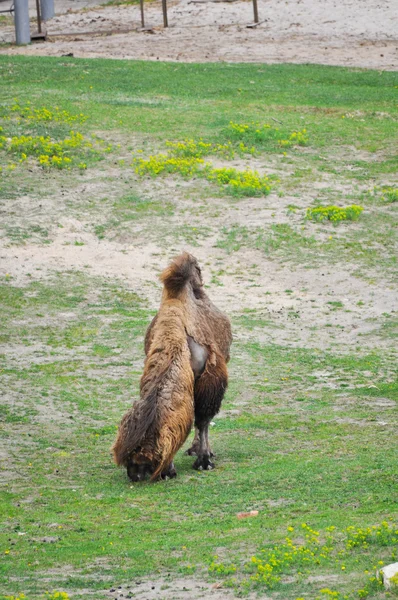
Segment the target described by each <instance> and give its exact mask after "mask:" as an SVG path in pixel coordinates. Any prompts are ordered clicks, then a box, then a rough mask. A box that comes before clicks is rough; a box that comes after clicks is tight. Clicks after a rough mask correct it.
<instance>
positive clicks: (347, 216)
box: [306, 204, 363, 223]
mask: <svg viewBox="0 0 398 600" xmlns="http://www.w3.org/2000/svg"><path fill="white" fill-rule="evenodd" d="M362 211H363V207H362V206H358V205H357V204H352V205H351V206H344V207H340V206H317V207H315V208H308V209H307V214H306V218H307V219H310V220H311V221H320V222H322V221H331V222H332V223H339V222H340V221H356V220H357V219H359V217H360V215H361V213H362Z"/></svg>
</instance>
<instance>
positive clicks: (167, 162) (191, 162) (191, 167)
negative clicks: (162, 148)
mask: <svg viewBox="0 0 398 600" xmlns="http://www.w3.org/2000/svg"><path fill="white" fill-rule="evenodd" d="M202 163H203V159H202V158H196V157H194V156H191V157H187V158H178V157H175V156H169V155H167V154H156V155H151V156H150V157H149V158H148V159H145V158H135V159H134V160H133V162H132V166H133V167H134V168H135V172H136V173H137V174H138V175H141V176H143V175H146V174H148V175H152V176H157V175H161V174H162V173H180V175H183V176H184V177H192V176H194V175H196V174H197V173H198V166H199V165H200V164H202Z"/></svg>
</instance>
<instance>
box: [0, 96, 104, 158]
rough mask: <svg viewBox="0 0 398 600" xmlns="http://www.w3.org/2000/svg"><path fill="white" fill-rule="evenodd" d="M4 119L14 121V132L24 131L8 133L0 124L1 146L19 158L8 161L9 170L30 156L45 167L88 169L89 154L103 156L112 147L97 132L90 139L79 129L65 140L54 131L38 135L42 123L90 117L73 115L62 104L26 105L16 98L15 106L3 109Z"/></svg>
mask: <svg viewBox="0 0 398 600" xmlns="http://www.w3.org/2000/svg"><path fill="white" fill-rule="evenodd" d="M1 118H2V119H3V122H4V123H7V122H11V124H12V126H13V128H14V131H15V128H16V129H17V131H18V130H19V131H20V132H21V134H20V135H16V134H14V135H7V134H6V132H5V131H4V129H3V128H2V127H0V149H2V150H4V151H5V152H6V153H7V154H9V155H14V157H17V159H18V160H16V161H15V162H13V163H10V164H8V165H7V170H13V169H15V168H16V166H17V164H18V163H24V162H25V161H26V160H28V159H29V158H30V157H34V158H36V160H37V164H39V165H40V166H41V167H43V168H54V167H55V168H57V169H70V168H72V167H77V168H79V169H86V168H87V163H86V160H87V158H88V157H89V156H95V155H97V156H99V155H100V154H102V153H104V152H110V151H111V150H112V146H111V145H109V144H108V143H107V142H105V141H104V140H101V139H100V138H98V137H97V136H95V135H93V136H92V140H90V139H87V138H85V137H84V136H83V135H82V134H81V133H79V132H77V131H70V133H69V135H68V136H66V137H64V138H63V139H54V138H53V137H52V136H51V133H49V134H47V135H35V134H34V126H35V124H36V123H40V122H46V123H50V122H56V123H64V124H65V123H66V124H71V123H84V122H85V121H86V120H87V118H88V117H87V116H86V115H84V114H83V113H79V114H72V113H70V112H68V111H66V110H61V109H60V108H59V107H58V106H55V107H54V108H51V109H49V108H46V107H40V108H34V107H33V106H32V105H31V103H30V102H28V103H26V104H23V103H20V102H19V101H18V100H14V104H13V105H11V106H8V107H2V108H1ZM49 128H50V125H48V126H47V125H46V129H47V130H49ZM36 129H37V128H36ZM82 159H83V160H82ZM0 170H2V168H1V167H0Z"/></svg>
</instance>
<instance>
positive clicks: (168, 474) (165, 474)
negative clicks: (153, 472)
mask: <svg viewBox="0 0 398 600" xmlns="http://www.w3.org/2000/svg"><path fill="white" fill-rule="evenodd" d="M160 476H161V478H162V479H174V478H175V477H177V471H176V468H175V466H174V463H171V465H170V466H169V467H168V468H167V469H166V470H165V471H162V474H161V475H160Z"/></svg>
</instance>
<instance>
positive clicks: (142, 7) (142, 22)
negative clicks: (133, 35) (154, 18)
mask: <svg viewBox="0 0 398 600" xmlns="http://www.w3.org/2000/svg"><path fill="white" fill-rule="evenodd" d="M140 10H141V27H142V28H143V29H144V27H145V19H144V0H140Z"/></svg>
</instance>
